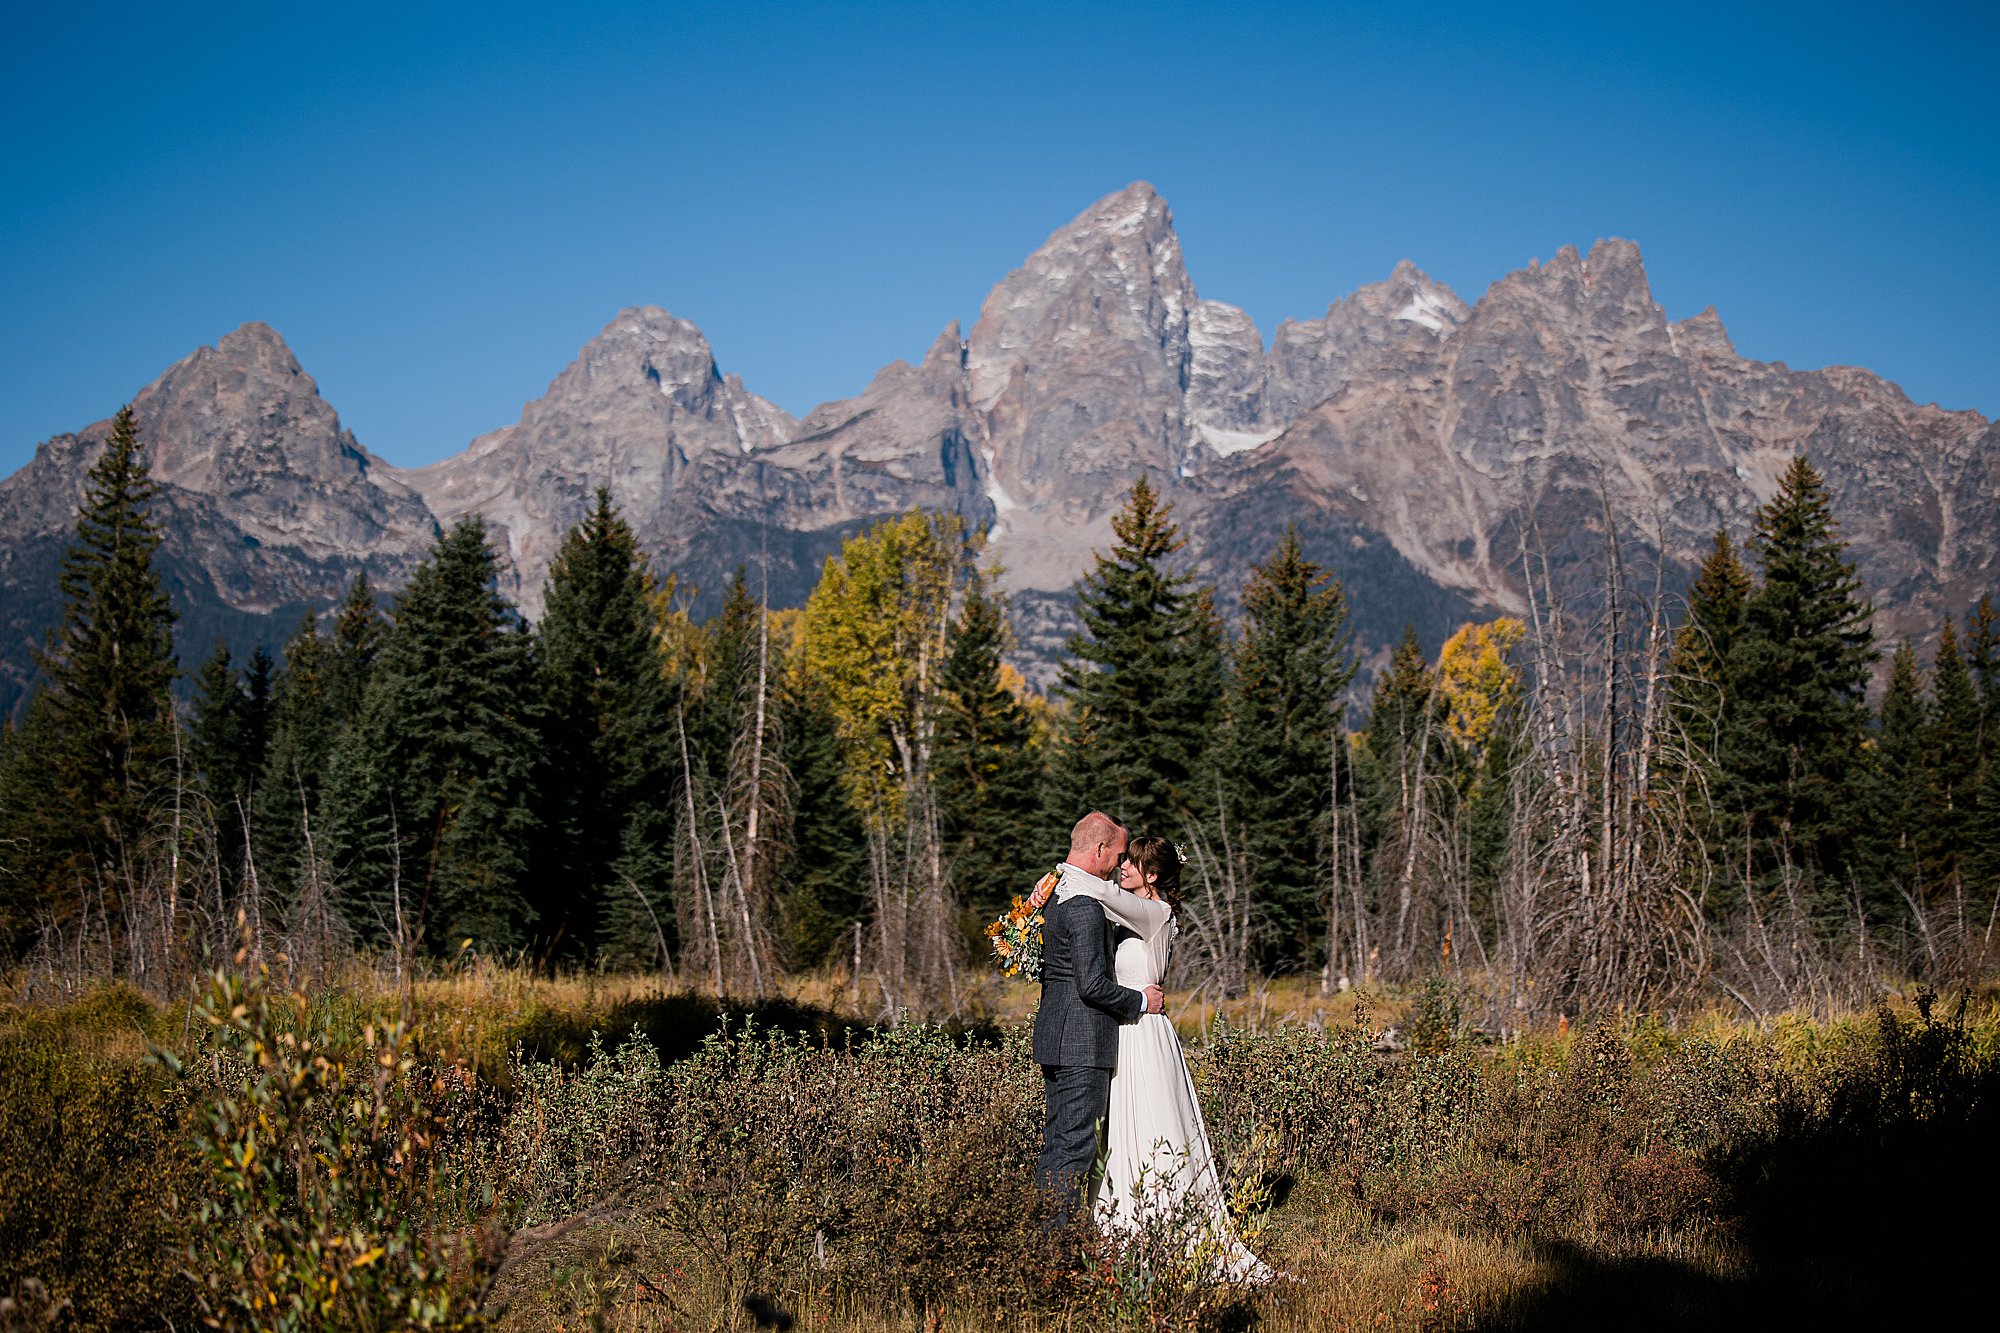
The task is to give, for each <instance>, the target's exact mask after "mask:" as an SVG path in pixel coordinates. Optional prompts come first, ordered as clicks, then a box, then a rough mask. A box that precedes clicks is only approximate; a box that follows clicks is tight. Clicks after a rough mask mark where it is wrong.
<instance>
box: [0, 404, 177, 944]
mask: <svg viewBox="0 0 2000 1333" xmlns="http://www.w3.org/2000/svg"><path fill="white" fill-rule="evenodd" d="M156 492H157V487H156V486H155V484H154V482H153V480H152V477H151V475H150V473H149V472H148V470H147V466H146V461H145V455H144V452H143V450H142V448H141V445H140V442H139V433H138V428H137V425H136V423H135V421H134V419H133V415H132V409H131V408H130V407H129V406H128V407H124V408H121V409H119V412H118V415H117V416H116V417H115V418H114V419H113V421H112V425H111V434H110V438H109V439H108V440H107V441H106V443H105V447H104V452H103V453H102V454H101V455H99V457H98V459H97V461H96V462H95V463H93V464H92V465H91V468H90V473H89V480H88V482H87V484H86V488H85V492H84V499H83V504H82V506H81V508H80V509H79V510H78V513H77V523H76V537H75V539H74V541H73V542H72V543H71V545H70V548H69V551H68V553H67V554H66V555H65V556H64V558H63V565H62V572H61V575H60V579H59V587H60V589H61V592H62V598H63V619H62V624H61V625H60V626H59V627H58V628H57V629H56V630H55V632H54V633H53V634H52V636H51V638H50V641H49V643H48V646H47V647H46V648H45V649H44V650H43V652H42V653H41V654H40V655H39V658H38V665H39V667H40V669H41V671H42V673H43V675H44V677H45V678H46V680H47V684H46V685H45V686H44V687H43V688H42V689H41V691H40V692H39V693H38V694H37V696H36V697H35V699H34V700H33V701H32V703H31V705H30V707H29V711H28V716H27V720H26V723H25V725H24V727H23V728H22V732H21V735H20V736H19V737H18V738H17V739H16V741H15V743H14V744H13V745H11V746H10V747H8V751H7V763H6V766H5V769H4V771H0V849H4V850H0V945H18V944H19V943H20V941H21V940H22V939H23V938H24V937H25V933H26V931H27V929H28V927H29V926H30V924H31V923H32V922H33V921H34V920H35V919H36V917H37V916H38V915H41V914H43V913H47V914H50V915H53V916H55V917H57V918H64V917H68V916H70V915H73V914H74V913H75V912H76V911H77V909H78V907H79V905H80V903H81V902H82V901H83V896H84V894H85V893H86V892H96V891H99V890H101V891H102V892H103V893H104V894H105V899H106V900H105V901H104V902H103V903H102V904H101V907H102V910H103V918H102V919H104V920H106V921H115V920H117V919H118V917H119V915H120V913H119V908H120V906H121V904H122V897H123V894H124V893H125V891H126V890H127V888H128V887H129V886H130V883H131V877H132V875H133V874H134V873H135V859H136V857H137V856H138V854H139V850H140V844H141V842H142V841H143V838H144V835H145V833H146V831H147V829H148V827H149V825H150V824H151V822H152V816H153V807H154V805H155V804H156V803H157V802H158V801H160V800H161V798H162V797H163V795H164V791H165V788H166V787H167V786H168V784H169V783H170V782H172V781H173V779H174V764H175V739H174V725H175V724H174V717H173V701H172V699H171V697H170V694H169V691H170V689H171V686H172V684H173V681H174V677H175V675H176V674H177V670H176V666H175V662H174V645H173V625H174V611H173V607H172V605H171V603H170V602H169V600H168V598H167V593H166V589H165V588H164V587H163V586H162V584H161V582H160V577H159V573H158V571H157V569H156V568H155V556H156V553H157V552H158V550H159V546H160V534H159V530H158V528H157V527H156V526H155V525H154V523H153V520H152V516H151V509H150V507H151V503H152V500H153V498H154V496H155V494H156Z"/></svg>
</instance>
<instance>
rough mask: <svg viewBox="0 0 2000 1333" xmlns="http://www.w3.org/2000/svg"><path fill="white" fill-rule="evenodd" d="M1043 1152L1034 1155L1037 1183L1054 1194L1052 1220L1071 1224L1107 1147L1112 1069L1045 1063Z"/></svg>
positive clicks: (1053, 1222) (1043, 1069) (1052, 1195)
mask: <svg viewBox="0 0 2000 1333" xmlns="http://www.w3.org/2000/svg"><path fill="white" fill-rule="evenodd" d="M1042 1092H1043V1094H1044V1095H1045V1096H1046V1098H1047V1111H1046V1114H1045V1116H1044V1118H1043V1121H1042V1155H1041V1156H1040V1157H1039V1158H1037V1159H1036V1161H1035V1184H1036V1186H1037V1187H1039V1188H1040V1189H1042V1190H1043V1191H1044V1192H1045V1193H1047V1194H1048V1195H1049V1198H1050V1202H1051V1206H1052V1207H1053V1209H1054V1212H1053V1214H1052V1216H1051V1217H1050V1219H1049V1220H1050V1223H1051V1224H1052V1225H1054V1226H1056V1227H1063V1226H1067V1225H1068V1224H1069V1220H1070V1216H1071V1214H1073V1213H1074V1212H1075V1211H1076V1207H1077V1205H1078V1204H1080V1203H1085V1202H1087V1201H1088V1197H1089V1190H1090V1183H1091V1179H1092V1177H1093V1176H1094V1175H1095V1174H1096V1172H1097V1165H1098V1159H1099V1157H1100V1156H1101V1155H1102V1152H1103V1144H1104V1120H1105V1117H1106V1116H1108V1115H1109V1114H1110V1113H1111V1071H1110V1070H1109V1069H1096V1068H1093V1067H1091V1066H1089V1065H1043V1066H1042Z"/></svg>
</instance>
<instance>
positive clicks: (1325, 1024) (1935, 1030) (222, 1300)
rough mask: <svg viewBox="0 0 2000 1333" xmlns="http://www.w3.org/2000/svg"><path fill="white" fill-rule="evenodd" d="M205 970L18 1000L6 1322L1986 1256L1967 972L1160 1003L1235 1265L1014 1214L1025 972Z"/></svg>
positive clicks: (1389, 1320) (905, 1297) (670, 1314)
mask: <svg viewBox="0 0 2000 1333" xmlns="http://www.w3.org/2000/svg"><path fill="white" fill-rule="evenodd" d="M230 986H231V988H230V989H228V990H227V991H225V992H222V993H216V994H210V995H207V996H197V995H194V994H190V996H189V997H187V998H184V999H181V1000H179V1001H176V1002H173V1003H162V1002H159V1001H157V1000H154V999H148V998H146V997H143V996H141V995H139V994H138V993H137V992H134V991H132V990H130V989H128V988H120V987H112V988H97V989H85V990H83V991H81V992H80V993H78V994H76V995H74V996H72V997H70V998H68V999H67V1000H63V1001H61V1002H52V1001H49V1000H46V999H44V1000H42V1001H39V1002H35V1003H28V1002H25V1001H22V1000H19V999H16V1000H13V1001H10V1002H7V1003H5V1004H0V1080H4V1083H0V1087H4V1094H0V1301H3V1302H4V1304H0V1328H25V1327H62V1328H79V1329H82V1328H146V1327H154V1328H189V1327H197V1326H199V1325H200V1322H201V1320H202V1319H203V1317H204V1316H206V1317H208V1318H211V1319H214V1320H215V1321H216V1322H217V1323H218V1324H219V1325H220V1326H223V1327H237V1328H273V1329H275V1328H383V1329H387V1328H411V1327H431V1328H442V1327H475V1326H480V1325H482V1324H484V1325H488V1326H492V1327H498V1328H503V1329H523V1330H525V1329H631V1330H666V1329H674V1330H691V1329H729V1328H743V1329H749V1328H755V1327H778V1328H797V1329H876V1328H889V1329H911V1330H917V1329H923V1330H930V1329H940V1330H941V1329H967V1330H969V1329H975V1328H978V1329H987V1328H994V1327H1011V1328H1032V1329H1092V1328H1101V1327H1133V1328H1266V1329H1273V1330H1278V1329H1301V1330H1305V1329H1313V1330H1320V1329H1437V1328H1464V1329H1472V1328H1548V1327H1582V1326H1592V1327H1603V1326H1607V1325H1609V1326H1615V1327H1686V1326H1689V1325H1706V1326H1720V1327H1734V1326H1748V1325H1749V1324H1751V1323H1753V1322H1754V1323H1757V1324H1760V1325H1766V1326H1768V1325H1769V1324H1770V1323H1771V1322H1772V1321H1782V1322H1784V1323H1791V1322H1794V1321H1806V1320H1819V1321H1827V1320H1834V1321H1837V1322H1848V1321H1849V1320H1851V1319H1852V1318H1854V1317H1856V1316H1857V1315H1858V1314H1859V1313H1861V1312H1863V1311H1864V1310H1866V1309H1868V1308H1869V1307H1876V1306H1879V1307H1880V1308H1881V1309H1882V1310H1883V1311H1884V1312H1885V1314H1887V1315H1888V1316H1889V1317H1893V1318H1897V1319H1898V1321H1899V1322H1904V1321H1907V1320H1909V1319H1912V1318H1921V1317H1922V1312H1924V1311H1925V1310H1927V1309H1930V1308H1947V1307H1948V1304H1949V1302H1950V1300H1951V1299H1952V1298H1953V1297H1954V1296H1956V1295H1957V1294H1959V1292H1960V1291H1961V1289H1962V1287H1963V1284H1964V1283H1966V1282H1967V1281H1970V1280H1972V1278H1973V1276H1974V1275H1975V1274H1976V1273H1977V1272H1978V1271H1979V1269H1978V1268H1977V1267H1976V1265H1977V1263H1978V1262H1979V1256H1980V1255H1982V1254H1987V1253H1990V1245H1991V1242H1992V1240H1993V1234H1992V1227H1991V1224H1990V1223H1987V1222H1984V1221H1980V1220H1977V1219H1978V1218H1979V1217H1980V1215H1981V1209H1980V1208H1979V1207H1977V1206H1976V1205H1978V1204H1979V1203H1980V1202H1981V1201H1984V1200H1990V1199H1991V1198H1993V1197H1994V1194H1993V1186H1994V1185H1995V1183H1996V1181H1995V1178H1994V1177H1995V1171H1996V1167H1995V1154H1993V1153H1992V1151H1991V1148H1990V1145H1991V1143H1992V1142H1993V1141H1994V1134H1995V1131H1996V1129H2000V1124H1997V1123H1996V1121H2000V1115H1996V1107H2000V1101H1996V1095H2000V1007H1996V1004H1995V998H1994V996H1993V995H1991V994H1990V993H1977V994H1968V995H1959V994H1956V993H1954V994H1952V995H1949V996H1945V997H1931V996H1929V995H1928V994H1926V995H1923V996H1911V997H1908V998H1907V999H1896V1000H1892V1001H1891V1002H1889V1003H1886V1004H1885V1005H1884V1006H1883V1007H1882V1008H1881V1009H1880V1010H1879V1011H1877V1012H1874V1013H1868V1014H1857V1015H1852V1016H1848V1017H1844V1018H1836V1019H1808V1018H1803V1017H1798V1018H1784V1019H1778V1020H1774V1021H1772V1022H1769V1023H1765V1024H1761V1025H1757V1026H1745V1025H1742V1024H1739V1023H1736V1022H1733V1021H1731V1020H1729V1019H1728V1018H1726V1017H1725V1016H1723V1015H1721V1014H1717V1013H1703V1014H1691V1015H1682V1016H1679V1017H1677V1018H1675V1019H1672V1020H1669V1019H1666V1018H1661V1017H1631V1018H1620V1019H1612V1020H1606V1021H1602V1022H1598V1023H1569V1022H1567V1021H1565V1022H1562V1023H1560V1024H1559V1025H1558V1027H1557V1028H1556V1029H1554V1030H1544V1031H1531V1032H1526V1033H1508V1034H1506V1039H1505V1040H1499V1039H1497V1038H1496V1037H1494V1036H1491V1035H1488V1034H1487V1033H1485V1032H1483V1031H1480V1030H1479V1029H1478V1028H1477V1027H1476V1026H1475V1025H1472V1024H1468V1023H1467V1022H1465V1021H1464V1018H1463V1015H1464V1014H1467V1013H1472V1012H1475V1011H1476V1003H1475V1002H1474V997H1475V995H1476V987H1473V986H1470V985H1459V984H1456V983H1447V982H1445V981H1442V980H1440V981H1437V982H1435V983H1433V984H1432V985H1430V986H1427V987H1425V988H1422V989H1421V990H1420V991H1418V992H1417V993H1414V994H1408V995H1400V996H1381V995H1375V996H1370V995H1361V994H1356V993H1354V992H1348V993H1346V994H1342V995H1338V996H1334V997H1330V998H1322V997H1321V996H1320V995H1319V994H1318V991H1317V989H1316V988H1315V987H1310V986H1306V985H1301V984H1298V983H1291V982H1283V983H1273V984H1270V985H1267V986H1263V987H1259V988H1258V989H1257V990H1256V991H1255V992H1253V994H1251V995H1250V996H1248V997H1245V998H1241V999H1237V1000H1232V1001H1230V1002H1229V1003H1227V1004H1224V1005H1222V1006H1220V1008H1218V1007H1217V1006H1215V1005H1213V1004H1204V1003H1203V1002H1202V1001H1201V999H1200V998H1199V997H1188V996H1183V997H1176V1000H1175V1002H1174V1006H1175V1010H1174V1011H1175V1013H1176V1021H1177V1022H1178V1023H1179V1024H1180V1025H1181V1027H1182V1031H1183V1034H1184V1037H1185V1038H1186V1040H1187V1042H1188V1045H1189V1050H1190V1054H1191V1060H1192V1063H1193V1065H1194V1069H1195V1077H1196V1082H1197V1087H1198V1089H1199V1091H1200V1092H1201V1095H1202V1097H1203V1099H1204V1102H1205V1105H1206V1110H1207V1113H1208V1117H1209V1123H1210V1126H1211V1129H1212V1131H1213V1132H1214V1134H1215V1135H1216V1137H1217V1139H1218V1147H1219V1148H1220V1150H1221V1151H1222V1153H1223V1154H1224V1156H1225V1159H1226V1161H1227V1162H1228V1164H1229V1167H1230V1169H1231V1173H1232V1177H1233V1181H1234V1184H1235V1187H1236V1195H1237V1200H1236V1201H1237V1204H1238V1206H1239V1209H1240V1217H1241V1221H1242V1225H1243V1226H1244V1228H1245V1230H1246V1233H1247V1234H1248V1235H1250V1236H1251V1238H1252V1244H1253V1246H1254V1248H1256V1249H1257V1250H1258V1252H1259V1253H1260V1254H1261V1255H1263V1256H1264V1257H1265V1258H1266V1259H1267V1260H1268V1261H1269V1262H1270V1263H1272V1264H1273V1265H1274V1266H1275V1267H1277V1268H1278V1269H1279V1270H1281V1272H1282V1274H1283V1277H1282V1279H1281V1280H1280V1281H1279V1282H1278V1283H1276V1284H1274V1285H1273V1286H1271V1287H1269V1288H1266V1289H1263V1290H1259V1291H1238V1290H1233V1289H1230V1288H1227V1287H1219V1286H1216V1285H1214V1284H1212V1283H1209V1282H1206V1281H1204V1280H1202V1275H1201V1274H1200V1273H1198V1272H1194V1271H1183V1270H1184V1269H1185V1268H1186V1266H1185V1265H1176V1264H1174V1263H1171V1262H1159V1261H1157V1260H1156V1261H1154V1262H1149V1263H1142V1262H1139V1261H1138V1260H1137V1259H1135V1257H1134V1255H1135V1251H1133V1250H1129V1249H1127V1250H1120V1249H1118V1248H1117V1247H1113V1246H1110V1245H1107V1244H1106V1243H1104V1242H1102V1241H1101V1240H1098V1239H1096V1238H1094V1237H1091V1236H1089V1235H1087V1234H1081V1233H1077V1234H1063V1235H1050V1234H1047V1233H1045V1232H1044V1231H1043V1230H1042V1228H1041V1227H1040V1226H1039V1225H1038V1222H1037V1218H1038V1215H1039V1209H1038V1201H1037V1200H1036V1198H1035V1197H1034V1195H1033V1191H1032V1184H1031V1181H1030V1170H1029V1167H1030V1163H1031V1161H1032V1157H1033V1155H1034V1152H1035V1150H1036V1149H1037V1147H1038V1146H1039V1145H1038V1142H1037V1136H1038V1130H1039V1116H1040V1110H1041V1101H1040V1088H1039V1078H1038V1076H1037V1075H1036V1074H1035V1072H1034V1070H1033V1066H1032V1065H1031V1064H1030V1062H1029V1061H1028V1058H1027V1055H1026V1050H1025V1046H1024V1043H1023V1039H1022V1029H1021V1024H1022V1021H1023V1020H1024V1019H1025V1018H1026V1017H1027V1016H1028V1014H1029V1013H1030V1012H1031V1010H1032V1006H1033V1003H1034V992H1033V991H1032V989H1031V988H1028V987H1026V986H1020V985H1002V984H1001V983H999V982H997V981H994V982H992V983H990V985H989V988H988V989H987V990H986V991H984V992H982V993H981V994H979V995H977V996H975V997H974V999H973V1002H972V1003H970V1004H968V1006H967V1011H966V1014H965V1017H964V1019H963V1021H962V1022H960V1023H959V1024H957V1025H946V1026H945V1027H923V1026H917V1025H903V1026H895V1027H888V1028H878V1027H872V1026H871V1025H870V1024H869V1023H868V1022H867V1021H865V1020H864V1019H862V1018H861V1017H859V1016H856V1015H855V1014H854V1013H853V1012H852V1010H851V1009H850V1008H849V1005H848V1001H849V999H850V998H851V993H850V992H848V991H847V989H846V987H845V985H844V983H843V980H842V978H840V977H837V976H833V977H819V978H805V979H800V980H797V981H795V982H792V983H790V985H789V988H788V989H787V990H786V991H785V992H784V993H783V994H781V995H779V996H774V997H769V998H766V999H764V1000H762V1001H759V1002H756V1003H754V1004H753V1003H748V1002H743V1001H735V1002H730V1003H725V1004H718V1003H717V1002H716V1001H715V999H714V998H713V997H710V996H705V995H701V994H697V993H688V992H668V991H665V990H663V989H661V988H660V987H659V986H657V985H655V984H653V983H649V982H648V981H645V980H643V979H637V978H594V977H572V978H563V979H554V980H551V979H547V978H538V977H534V976H531V975H528V974H527V973H525V972H521V971H516V970H510V969H507V968H501V967H491V966H482V967H478V968H473V969H468V970H465V971H463V972H460V973H457V974H452V975H441V976H437V977H432V978H428V979H425V980H422V981H419V982H417V983H415V984H414V985H412V986H410V987H408V988H407V989H405V990H402V991H398V990H397V989H396V988H395V987H393V986H390V985H387V984H385V983H384V982H382V981H381V980H380V979H379V978H377V977H375V976H373V975H372V974H368V973H365V972H356V973H354V974H353V975H351V976H348V977H345V978H343V979H341V980H340V981H339V982H338V983H336V984H330V985H323V986H319V987H316V988H314V990H313V991H312V992H311V993H310V994H308V995H292V994H290V993H288V992H287V991H286V990H285V988H284V987H282V986H280V985H278V984H277V983H276V982H274V981H269V980H266V981H264V982H262V983H259V982H258V981H257V979H256V978H254V977H248V978H245V977H242V976H239V977H237V978H236V979H235V980H234V981H233V982H231V983H230ZM1387 1028H1393V1029H1395V1033H1394V1036H1393V1038H1389V1039H1385V1038H1384V1037H1383V1036H1382V1033H1383V1030H1384V1029H1387ZM1968 1205H1975V1206H1972V1207H1968ZM1163 1252H1166V1251H1162V1250H1160V1249H1159V1248H1157V1247H1156V1248H1154V1249H1153V1250H1152V1251H1151V1253H1153V1254H1154V1255H1155V1256H1157V1255H1159V1254H1161V1253H1163Z"/></svg>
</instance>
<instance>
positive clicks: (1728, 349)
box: [1672, 306, 1736, 359]
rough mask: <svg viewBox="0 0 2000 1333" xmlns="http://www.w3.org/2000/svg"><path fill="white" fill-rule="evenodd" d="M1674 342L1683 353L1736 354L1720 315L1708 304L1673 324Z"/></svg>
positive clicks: (1702, 354) (1706, 354) (1733, 355)
mask: <svg viewBox="0 0 2000 1333" xmlns="http://www.w3.org/2000/svg"><path fill="white" fill-rule="evenodd" d="M1672 331H1673V335H1674V344H1675V346H1676V347H1677V348H1678V349H1679V350H1680V351H1682V352H1684V353H1689V354H1693V355H1699V356H1708V357H1718V358H1719V357H1728V358H1731V359H1733V358H1734V357H1735V356H1736V344H1735V343H1734V342H1733V341H1731V339H1730V337H1729V331H1728V330H1727V329H1725V328H1724V327H1723V326H1722V317H1721V316H1720V315H1718V314H1716V313H1715V307H1714V306H1709V307H1708V308H1707V309H1706V310H1703V311H1702V312H1701V313H1700V314H1699V315H1692V316H1690V317H1688V318H1687V319H1684V320H1682V321H1681V322H1680V323H1678V324H1675V325H1674V326H1673V330H1672Z"/></svg>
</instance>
